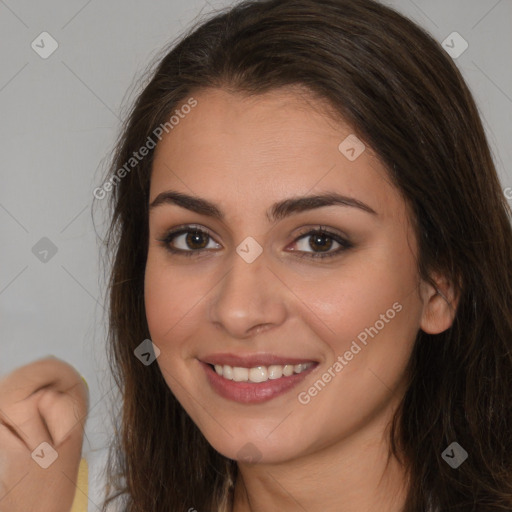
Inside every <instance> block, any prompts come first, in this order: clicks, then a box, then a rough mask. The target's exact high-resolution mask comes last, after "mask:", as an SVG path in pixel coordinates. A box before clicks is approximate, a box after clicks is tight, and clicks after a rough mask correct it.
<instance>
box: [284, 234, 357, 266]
mask: <svg viewBox="0 0 512 512" xmlns="http://www.w3.org/2000/svg"><path fill="white" fill-rule="evenodd" d="M308 239H309V243H305V242H306V240H308ZM297 240H298V241H299V243H298V245H299V250H298V251H297V252H298V254H297V256H298V257H299V258H330V257H333V256H337V255H338V254H340V253H341V252H343V251H346V250H347V249H350V248H352V247H353V245H352V244H351V243H350V242H349V241H348V240H346V239H345V238H343V237H342V236H341V235H339V234H337V233H332V232H330V231H329V230H328V229H327V228H325V227H323V226H320V227H319V228H316V229H313V230H309V231H307V232H306V233H304V234H302V235H300V236H299V237H298V238H297ZM333 244H338V246H339V247H338V248H337V249H336V250H334V251H330V249H331V248H332V247H333ZM300 246H302V247H300ZM307 248H310V249H312V250H313V252H305V249H307ZM317 250H318V251H319V252H315V251H317ZM293 251H295V249H293Z"/></svg>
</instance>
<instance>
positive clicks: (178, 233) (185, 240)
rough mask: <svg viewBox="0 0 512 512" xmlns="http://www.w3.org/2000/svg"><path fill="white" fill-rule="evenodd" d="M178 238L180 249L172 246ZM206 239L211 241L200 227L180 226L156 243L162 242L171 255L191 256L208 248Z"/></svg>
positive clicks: (209, 236) (208, 235)
mask: <svg viewBox="0 0 512 512" xmlns="http://www.w3.org/2000/svg"><path fill="white" fill-rule="evenodd" d="M180 238H181V239H182V240H181V244H182V247H181V248H176V247H174V246H173V245H172V244H173V243H176V241H178V240H179V239H180ZM208 239H211V235H210V234H209V233H208V232H207V231H205V230H204V229H202V228H200V227H197V226H193V225H191V226H182V227H181V228H177V229H175V230H173V231H170V232H169V233H167V234H166V236H165V237H164V238H162V239H159V240H158V241H159V242H162V243H163V245H164V246H165V248H166V249H167V250H168V251H169V252H171V253H173V254H180V255H183V256H192V255H193V254H197V253H199V252H202V251H204V250H206V249H207V248H208V247H207V245H208V242H207V241H208ZM212 242H213V239H212ZM218 245H219V244H217V246H218ZM183 247H185V248H183ZM187 248H189V249H191V250H189V249H187ZM210 248H211V247H210Z"/></svg>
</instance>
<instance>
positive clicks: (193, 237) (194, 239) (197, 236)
mask: <svg viewBox="0 0 512 512" xmlns="http://www.w3.org/2000/svg"><path fill="white" fill-rule="evenodd" d="M203 236H204V235H203V234H202V233H199V232H197V231H195V232H191V233H189V234H188V235H187V243H188V244H189V245H191V246H193V248H194V249H197V248H198V247H195V244H196V243H197V244H199V245H200V240H201V237H203ZM198 240H199V241H198ZM203 245H204V244H203ZM202 248H203V247H199V249H202Z"/></svg>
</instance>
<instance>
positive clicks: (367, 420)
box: [145, 89, 456, 512]
mask: <svg viewBox="0 0 512 512" xmlns="http://www.w3.org/2000/svg"><path fill="white" fill-rule="evenodd" d="M193 96H194V98H196V100H197V101H198V104H197V106H196V107H194V108H193V109H192V111H191V112H190V113H189V114H188V115H187V116H186V117H185V118H184V119H183V120H181V121H180V123H179V124H178V125H176V126H175V127H174V129H173V130H172V131H170V132H169V134H167V135H166V136H165V137H164V138H163V139H162V140H161V141H160V142H159V144H158V146H157V148H156V154H155V160H154V167H153V172H152V176H151V189H150V199H149V202H150V203H151V202H152V201H153V200H154V199H155V198H156V197H157V196H158V195H159V194H160V193H161V192H164V191H166V190H169V189H172V190H176V191H179V192H182V193H186V194H191V195H196V196H200V197H202V198H205V199H208V200H209V201H212V202H214V203H215V204H216V205H217V206H218V207H219V208H220V209H222V211H223V212H224V213H225V218H224V220H223V221H221V220H218V219H214V218H212V217H209V216H206V215H202V214H198V213H195V212H192V211H189V210H187V209H185V208H182V207H180V206H178V205H175V204H163V205H160V206H158V207H155V208H152V209H151V210H150V218H149V228H150V236H149V250H148V259H147V266H146V273H145V304H146V314H147V319H148V325H149V329H150V332H151V335H152V340H153V342H154V343H155V345H157V346H158V348H159V349H160V351H161V353H160V356H159V357H158V359H157V363H158V365H159V367H160V369H161V371H162V374H163V376H164V378H165V379H166V382H167V383H168V385H169V387H170V388H171V390H172V391H173V393H174V394H175V396H176V397H177V399H178V400H179V401H180V403H181V404H182V405H183V407H184V408H185V410H186V411H187V412H188V414H189V415H190V416H191V418H192V419H193V421H194V422H195V423H196V424H197V425H198V427H199V428H200V429H201V431H202V433H203V434H204V435H205V437H206V438H207V440H208V441H209V442H210V443H211V445H212V446H213V447H214V448H215V449H216V450H218V451H219V452H220V453H222V454H223V455H224V456H226V457H229V458H232V459H236V460H238V466H239V470H240V474H241V478H240V479H239V480H238V481H237V483H236V488H235V503H234V508H233V510H234V511H235V512H247V511H253V512H256V511H263V510H285V511H288V510H289V511H292V510H293V511H296V510H307V511H309V512H316V511H322V512H326V511H327V512H329V511H332V512H334V511H335V512H356V511H357V512H365V511H371V510H372V511H373V510H380V511H382V512H395V511H396V512H398V511H399V510H400V507H401V506H402V505H403V502H404V499H405V487H406V479H405V477H404V471H403V468H401V467H400V466H399V465H398V464H397V462H396V461H395V460H393V459H392V460H391V461H390V464H389V466H388V467H387V468H386V454H387V449H388V444H387V437H386V434H387V430H386V429H387V426H388V424H389V421H390V419H391V416H392V413H393V412H394V410H395V408H396V406H397V405H398V403H399V400H400V398H401V397H402V396H403V393H404V391H405V382H404V369H405V366H406V364H407V361H408V359H409V357H410V354H411V350H412V348H413V344H414V339H415V336H416V333H417V332H418V330H419V329H420V328H421V329H423V330H424V331H425V332H429V333H439V332H442V331H444V330H446V329H447V328H449V327H450V325H451V323H452V321H453V312H452V311H453V310H452V309H451V308H450V307H449V305H448V303H447V302H446V301H445V299H444V298H442V296H441V295H440V294H438V293H437V292H436V289H435V288H433V287H432V286H430V285H428V284H427V283H425V282H423V281H421V280H420V278H419V275H418V272H417V267H416V263H415V261H416V258H417V246H416V239H415V236H414V232H413V230H412V226H411V223H410V219H411V217H410V211H409V209H408V208H407V206H406V203H405V202H404V200H403V199H402V197H401V196H400V194H399V192H398V190H397V189H396V188H395V187H394V186H392V184H391V183H390V181H389V178H388V176H387V173H386V169H385V168H384V166H383V165H382V163H381V162H380V161H379V159H378V158H377V157H376V156H375V154H374V153H373V152H372V151H371V150H370V148H368V147H367V148H366V150H365V151H364V152H363V153H362V154H361V155H360V156H359V157H358V158H357V159H356V160H355V161H349V160H348V159H347V158H346V157H345V156H344V155H343V154H342V153H341V152H340V151H339V150H338V145H339V144H340V142H341V141H343V140H344V139H345V138H346V137H347V136H348V135H349V134H351V133H353V131H352V129H351V128H350V127H349V126H348V125H346V124H345V123H342V122H334V120H332V119H331V118H330V117H328V115H327V114H326V111H325V109H323V107H324V106H325V105H324V104H323V103H322V102H321V101H320V100H318V99H315V98H314V97H310V98H307V97H306V96H304V94H300V93H299V91H298V90H296V89H295V90H291V89H290V90H286V89H283V90H280V91H272V92H270V93H266V94H264V95H260V96H255V97H252V98H250V97H245V96H243V95H241V94H239V93H228V92H227V91H224V90H221V89H209V90H202V91H200V92H199V93H198V94H194V95H193ZM306 100H308V101H306ZM332 191H335V192H337V193H339V194H344V195H347V196H351V197H354V198H356V199H358V200H359V201H362V202H364V203H365V204H367V205H368V206H370V207H371V208H372V209H373V210H375V211H376V213H377V215H372V214H370V213H368V212H365V211H363V210H361V209H358V208H354V207H347V206H339V205H334V206H325V207H322V208H318V209H313V210H308V211H303V212H301V213H295V214H293V215H291V216H290V217H287V218H284V219H281V220H279V221H277V222H275V223H270V222H269V220H268V219H267V217H266V215H265V212H266V211H267V209H268V208H270V206H271V205H272V204H273V203H274V202H276V201H280V200H283V199H285V198H290V197H297V196H304V195H307V194H313V193H321V192H323V193H325V192H332ZM182 224H197V225H200V226H201V228H202V229H205V230H209V231H210V233H211V235H212V238H208V237H207V236H206V237H204V238H203V239H202V240H201V239H200V240H199V242H196V245H192V246H190V244H189V245H187V244H186V237H185V236H184V235H182V236H178V237H177V238H175V239H174V241H172V242H171V243H172V245H173V246H174V247H175V248H178V249H182V250H183V251H187V250H188V251H191V250H196V251H197V250H198V249H197V248H196V247H207V249H208V250H203V252H202V254H200V255H199V253H198V254H196V255H192V256H190V257H187V256H183V255H178V254H171V253H169V252H168V251H167V250H166V248H165V245H164V244H163V243H162V242H160V241H158V239H162V238H163V237H164V236H165V235H166V233H167V232H168V231H169V230H171V229H172V228H175V227H178V226H180V225H182ZM320 225H322V226H325V227H326V228H327V229H329V230H330V231H334V232H337V233H339V234H340V235H341V236H342V237H344V238H348V239H349V241H350V242H351V243H353V245H354V247H353V248H350V249H347V250H345V251H344V252H341V253H338V255H337V256H334V257H332V258H325V259H320V258H315V259H313V258H311V259H308V258H307V255H308V254H312V253H314V252H322V249H321V247H318V246H315V245H313V247H311V246H310V245H309V242H310V241H312V237H311V236H309V237H308V236H306V237H302V238H298V234H299V230H300V229H303V230H304V231H302V232H305V231H306V230H305V229H304V228H317V227H318V226H320ZM302 232H301V233H302ZM344 235H345V236H344ZM248 236H250V237H253V238H254V239H255V240H256V241H257V242H258V243H259V245H260V246H261V248H262V249H263V252H262V253H261V254H260V256H259V257H258V258H257V259H256V260H255V261H254V262H252V263H247V262H246V261H245V260H244V259H243V258H241V257H240V256H239V255H238V254H237V252H236V248H237V246H238V245H239V244H240V243H241V242H242V241H243V240H244V239H245V238H246V237H248ZM329 240H330V239H327V242H329ZM313 242H314V240H313ZM313 242H312V243H313ZM201 244H202V245H201ZM338 247H339V245H338V244H337V243H336V242H335V241H332V244H331V246H329V245H328V244H327V249H326V251H327V252H335V251H336V250H337V249H338ZM294 250H295V251H294ZM298 251H302V253H308V254H306V257H305V258H302V259H301V258H299V257H298ZM434 277H435V278H436V282H437V284H438V289H439V290H440V291H441V292H442V294H443V295H444V296H445V297H446V298H447V299H448V300H449V301H451V302H452V304H453V305H456V301H455V298H454V297H453V288H452V286H451V284H450V283H448V282H446V280H444V279H442V277H437V276H434ZM396 302H398V303H399V304H400V305H401V306H402V309H401V311H400V312H397V313H396V315H395V317H394V318H393V319H392V320H390V321H389V322H387V323H385V326H384V328H382V329H381V330H379V332H378V334H377V335H375V336H374V337H373V338H371V337H368V343H367V345H366V346H363V345H361V344H360V345H361V346H362V347H363V348H362V349H361V351H360V352H358V353H357V355H355V356H354V357H353V359H352V360H351V361H350V362H349V363H348V364H347V365H346V366H345V367H344V368H343V370H342V371H341V372H339V373H337V374H336V376H335V377H334V378H332V379H331V381H330V382H329V383H328V384H327V385H326V386H325V388H323V389H322V391H321V392H319V393H318V394H317V395H316V396H315V397H314V398H312V399H311V401H310V402H309V403H308V404H307V405H303V404H301V403H299V401H298V399H297V395H298V393H299V392H301V391H305V390H306V391H307V390H308V388H310V387H311V386H312V385H313V384H314V383H315V381H317V380H318V379H319V378H320V377H321V376H322V374H324V373H325V372H326V371H327V370H328V369H329V368H330V367H332V365H333V363H334V362H335V361H336V359H337V357H338V356H339V355H343V354H344V353H345V352H346V351H347V350H349V348H350V346H351V343H352V341H353V340H356V339H357V335H358V334H359V333H361V332H362V331H364V329H365V328H369V327H370V326H374V325H375V323H376V321H377V320H379V319H380V318H381V317H380V315H381V314H385V313H386V311H387V310H389V309H390V308H392V305H393V304H394V303H396ZM216 352H232V353H236V354H251V353H261V352H271V353H273V354H277V355H281V356H285V355H286V356H289V357H298V358H304V359H308V360H316V361H318V362H319V365H318V367H317V368H316V369H315V370H314V371H313V372H312V373H311V374H309V375H308V376H307V377H306V379H305V381H304V382H303V383H301V384H300V385H299V386H298V387H297V388H294V389H293V390H291V391H289V392H287V393H285V394H284V395H282V396H279V397H276V398H273V399H272V400H270V401H267V402H264V403H261V404H240V403H236V402H234V401H231V400H227V399H225V398H223V397H220V396H219V395H218V394H216V392H215V391H214V390H213V389H212V388H211V387H210V386H209V384H208V381H207V379H206V376H205V373H204V371H203V369H202V368H201V367H200V364H199V362H198V359H201V358H202V357H205V356H206V355H207V354H212V353H216ZM247 443H252V444H253V445H255V446H256V449H257V453H258V457H259V460H258V461H257V463H255V464H250V463H247V462H245V461H244V460H242V457H241V454H240V453H243V451H242V452H240V450H242V448H243V447H244V446H245V445H246V444H247ZM191 505H193V504H191Z"/></svg>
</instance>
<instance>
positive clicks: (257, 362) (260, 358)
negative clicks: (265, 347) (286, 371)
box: [199, 353, 318, 380]
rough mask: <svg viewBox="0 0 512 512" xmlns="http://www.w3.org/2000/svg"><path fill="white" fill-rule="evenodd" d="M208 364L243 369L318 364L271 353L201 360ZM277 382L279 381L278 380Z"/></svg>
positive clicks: (204, 358) (233, 355) (211, 355)
mask: <svg viewBox="0 0 512 512" xmlns="http://www.w3.org/2000/svg"><path fill="white" fill-rule="evenodd" d="M199 360H200V361H201V362H203V363H207V364H213V365H216V364H219V365H222V366H224V365H225V364H227V365H228V366H239V367H241V368H254V367H256V366H271V365H273V364H280V365H285V364H293V365H295V364H301V363H311V362H312V363H318V361H315V360H314V359H297V358H296V357H286V356H277V355H274V354H269V353H260V354H247V355H237V354H231V353H218V354H210V355H208V356H205V357H202V358H201V359H199ZM276 380H277V379H276Z"/></svg>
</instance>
